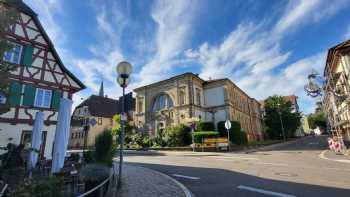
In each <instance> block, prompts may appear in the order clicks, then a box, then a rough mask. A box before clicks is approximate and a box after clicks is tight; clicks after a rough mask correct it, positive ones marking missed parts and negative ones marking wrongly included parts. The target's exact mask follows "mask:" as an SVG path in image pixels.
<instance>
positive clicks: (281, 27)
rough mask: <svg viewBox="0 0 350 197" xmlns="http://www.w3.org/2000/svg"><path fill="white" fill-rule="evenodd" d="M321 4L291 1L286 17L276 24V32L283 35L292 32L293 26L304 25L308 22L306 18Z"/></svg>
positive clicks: (309, 1)
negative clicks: (285, 32) (287, 31)
mask: <svg viewBox="0 0 350 197" xmlns="http://www.w3.org/2000/svg"><path fill="white" fill-rule="evenodd" d="M320 3H321V1H320V0H294V1H289V4H288V5H287V7H286V9H285V12H284V15H283V16H282V18H281V19H280V20H279V21H278V22H277V24H276V27H275V31H276V32H278V33H282V32H284V31H286V30H290V29H291V28H290V27H292V26H296V25H298V24H300V23H303V22H304V21H306V20H305V18H306V17H307V16H308V15H309V14H311V11H312V10H313V9H316V8H317V7H318V4H320Z"/></svg>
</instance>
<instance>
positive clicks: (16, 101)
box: [9, 82, 22, 107]
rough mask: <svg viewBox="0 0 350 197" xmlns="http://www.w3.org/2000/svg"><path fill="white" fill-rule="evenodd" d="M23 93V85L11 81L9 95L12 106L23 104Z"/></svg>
mask: <svg viewBox="0 0 350 197" xmlns="http://www.w3.org/2000/svg"><path fill="white" fill-rule="evenodd" d="M21 94H22V85H21V84H19V83H15V82H13V83H11V85H10V96H9V104H10V106H11V107H15V106H18V105H20V104H21Z"/></svg>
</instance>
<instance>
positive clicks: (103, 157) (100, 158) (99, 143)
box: [95, 130, 113, 166]
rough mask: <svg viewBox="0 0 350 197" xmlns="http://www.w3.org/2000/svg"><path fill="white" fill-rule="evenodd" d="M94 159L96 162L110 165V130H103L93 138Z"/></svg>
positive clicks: (111, 142)
mask: <svg viewBox="0 0 350 197" xmlns="http://www.w3.org/2000/svg"><path fill="white" fill-rule="evenodd" d="M95 159H96V162H98V163H104V164H107V165H109V166H111V165H112V159H113V136H112V132H111V131H110V130H105V131H103V132H102V133H100V134H99V135H97V137H96V138H95Z"/></svg>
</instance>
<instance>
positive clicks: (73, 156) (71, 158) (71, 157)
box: [69, 153, 80, 162]
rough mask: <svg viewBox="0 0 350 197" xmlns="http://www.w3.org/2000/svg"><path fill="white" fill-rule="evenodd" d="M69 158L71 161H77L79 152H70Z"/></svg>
mask: <svg viewBox="0 0 350 197" xmlns="http://www.w3.org/2000/svg"><path fill="white" fill-rule="evenodd" d="M69 159H70V160H71V161H76V162H78V161H79V159H80V155H79V153H72V154H71V155H70V157H69Z"/></svg>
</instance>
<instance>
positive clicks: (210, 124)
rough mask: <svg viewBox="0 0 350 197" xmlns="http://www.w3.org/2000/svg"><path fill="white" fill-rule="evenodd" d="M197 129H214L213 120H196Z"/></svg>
mask: <svg viewBox="0 0 350 197" xmlns="http://www.w3.org/2000/svg"><path fill="white" fill-rule="evenodd" d="M196 130H197V131H215V125H214V123H213V122H198V123H197V129H196Z"/></svg>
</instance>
